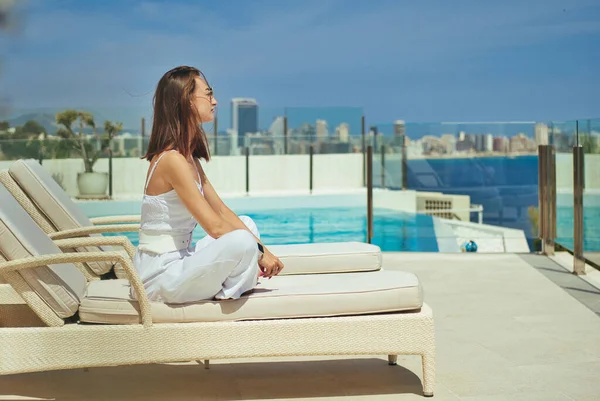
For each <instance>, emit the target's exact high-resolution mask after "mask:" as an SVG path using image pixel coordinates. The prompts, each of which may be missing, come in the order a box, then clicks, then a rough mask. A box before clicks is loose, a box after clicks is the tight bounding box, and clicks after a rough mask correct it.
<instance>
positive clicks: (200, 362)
mask: <svg viewBox="0 0 600 401" xmlns="http://www.w3.org/2000/svg"><path fill="white" fill-rule="evenodd" d="M196 362H198V364H200V365H204V369H210V365H209V362H210V359H205V360H204V362H203V361H200V360H197V361H196Z"/></svg>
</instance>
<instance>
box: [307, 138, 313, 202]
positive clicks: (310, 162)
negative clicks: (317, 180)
mask: <svg viewBox="0 0 600 401" xmlns="http://www.w3.org/2000/svg"><path fill="white" fill-rule="evenodd" d="M313 153H314V149H313V145H312V143H311V144H310V148H309V153H308V175H309V181H308V189H309V190H310V193H311V194H312V191H313Z"/></svg>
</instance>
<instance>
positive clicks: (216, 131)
mask: <svg viewBox="0 0 600 401" xmlns="http://www.w3.org/2000/svg"><path fill="white" fill-rule="evenodd" d="M213 136H214V137H215V149H214V150H215V155H218V154H219V151H218V149H219V118H218V117H217V116H215V128H214V133H213Z"/></svg>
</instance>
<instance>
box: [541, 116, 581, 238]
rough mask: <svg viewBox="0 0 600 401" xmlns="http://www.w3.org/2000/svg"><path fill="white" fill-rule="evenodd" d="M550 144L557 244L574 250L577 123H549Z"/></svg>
mask: <svg viewBox="0 0 600 401" xmlns="http://www.w3.org/2000/svg"><path fill="white" fill-rule="evenodd" d="M547 126H548V139H549V144H550V145H552V146H553V148H554V151H555V154H556V168H555V170H556V242H557V243H558V244H559V245H560V246H563V247H565V248H568V249H573V229H574V227H573V145H574V144H575V143H576V140H577V134H576V128H577V122H576V121H553V122H550V123H548V125H547Z"/></svg>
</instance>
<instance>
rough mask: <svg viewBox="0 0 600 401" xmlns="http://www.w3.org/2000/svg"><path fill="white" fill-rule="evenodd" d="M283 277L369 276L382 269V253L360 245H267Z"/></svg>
mask: <svg viewBox="0 0 600 401" xmlns="http://www.w3.org/2000/svg"><path fill="white" fill-rule="evenodd" d="M269 249H270V250H271V252H273V254H274V255H276V256H277V257H279V258H280V259H281V261H282V262H283V264H284V266H285V268H284V269H283V271H282V274H285V275H290V274H317V273H344V272H368V271H375V270H379V269H381V249H380V248H379V247H378V246H377V245H373V244H367V243H363V242H332V243H316V244H293V245H270V246H269Z"/></svg>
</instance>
